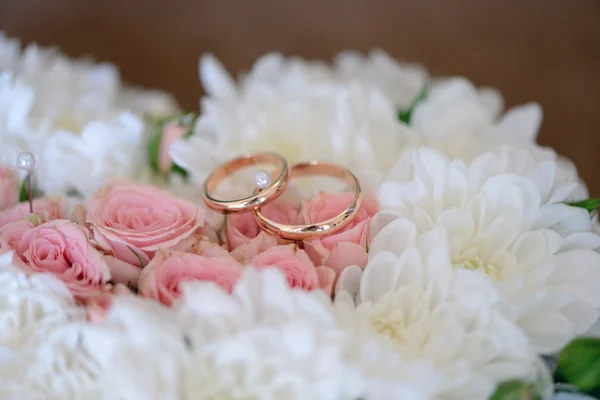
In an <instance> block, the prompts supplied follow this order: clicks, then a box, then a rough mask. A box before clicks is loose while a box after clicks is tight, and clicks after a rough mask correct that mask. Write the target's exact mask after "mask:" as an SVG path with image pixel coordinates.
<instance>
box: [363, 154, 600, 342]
mask: <svg viewBox="0 0 600 400" xmlns="http://www.w3.org/2000/svg"><path fill="white" fill-rule="evenodd" d="M486 174H487V172H486V171H484V170H482V168H481V165H479V164H477V163H474V164H473V165H471V166H467V165H465V164H464V163H463V162H461V161H458V160H449V159H447V158H446V157H444V156H443V155H441V154H440V153H438V152H436V151H434V150H431V149H426V148H423V149H420V150H417V151H411V152H408V153H407V154H406V155H405V156H403V157H402V159H401V160H400V161H399V162H398V164H397V165H396V166H395V167H394V168H393V169H392V172H391V173H390V176H389V177H388V179H387V180H386V181H385V182H384V183H383V185H382V186H381V188H380V191H379V200H380V202H381V206H382V209H383V210H386V211H384V212H382V213H380V214H379V215H378V216H377V217H376V219H375V221H374V223H373V226H372V233H373V234H375V235H376V234H377V232H378V231H379V230H381V228H382V227H383V226H385V224H387V223H389V222H390V221H392V220H394V219H396V218H399V217H405V218H409V219H411V220H412V221H413V222H414V223H415V225H416V226H417V229H418V230H419V232H427V231H429V230H432V229H434V228H435V227H444V228H446V229H447V231H448V235H449V237H450V246H451V257H452V264H453V265H454V267H455V268H461V269H467V270H471V271H474V273H478V274H484V275H485V276H487V278H488V279H489V280H490V281H492V282H493V283H494V286H496V288H497V290H498V291H499V293H500V295H501V297H502V300H503V302H504V312H505V313H506V315H508V316H509V318H511V319H512V320H514V321H516V322H517V323H518V325H519V326H520V327H521V328H522V329H523V330H524V331H525V332H526V333H527V335H528V336H529V338H530V339H531V341H532V343H533V345H534V347H535V348H536V350H538V351H539V352H542V353H551V352H554V351H557V350H559V349H560V348H561V347H562V346H564V345H565V344H566V343H567V342H568V341H569V340H570V339H572V338H573V337H574V336H575V335H577V334H579V333H583V332H585V331H586V330H587V329H588V328H589V327H590V326H591V325H592V323H594V321H596V320H597V319H598V315H599V312H600V292H598V290H597V288H598V287H599V286H600V254H598V253H596V252H595V251H594V250H593V249H596V248H598V247H600V237H599V236H598V235H596V234H595V233H592V232H591V220H590V217H589V215H588V213H587V211H586V210H583V209H580V208H575V207H570V206H567V205H565V204H562V203H554V204H546V205H541V201H540V190H539V189H538V187H537V186H536V182H534V181H531V180H528V179H527V178H525V177H522V176H518V175H515V174H501V175H486ZM390 246H394V244H392V243H391V244H390Z"/></svg>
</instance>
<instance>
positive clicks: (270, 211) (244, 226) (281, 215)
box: [225, 198, 299, 251]
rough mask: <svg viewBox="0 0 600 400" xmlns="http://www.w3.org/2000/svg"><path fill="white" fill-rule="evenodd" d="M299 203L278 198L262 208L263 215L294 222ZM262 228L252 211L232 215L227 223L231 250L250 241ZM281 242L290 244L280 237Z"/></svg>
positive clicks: (228, 243) (289, 222)
mask: <svg viewBox="0 0 600 400" xmlns="http://www.w3.org/2000/svg"><path fill="white" fill-rule="evenodd" d="M298 208H299V207H298V205H297V204H296V203H294V202H293V201H290V200H285V199H281V198H279V199H277V200H275V201H274V202H272V203H270V204H267V205H266V206H265V207H263V208H262V209H261V211H262V213H263V215H264V216H265V217H267V218H269V219H271V220H273V221H276V222H282V223H286V224H294V223H295V222H296V219H297V217H298ZM261 232H262V231H261V229H260V228H259V226H258V225H257V224H256V222H254V217H252V214H251V213H244V214H236V215H230V216H228V217H227V222H226V224H225V237H226V240H227V245H228V247H229V250H230V251H232V250H235V249H236V248H238V247H240V246H241V245H243V244H246V243H248V242H249V241H250V240H252V239H254V238H255V237H257V236H258V234H259V233H261ZM278 243H279V244H288V243H290V242H289V241H284V240H283V239H278Z"/></svg>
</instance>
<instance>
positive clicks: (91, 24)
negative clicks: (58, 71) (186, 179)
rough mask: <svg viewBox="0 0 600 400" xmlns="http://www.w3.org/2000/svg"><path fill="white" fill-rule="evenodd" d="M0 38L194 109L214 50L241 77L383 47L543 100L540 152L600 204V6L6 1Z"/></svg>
mask: <svg viewBox="0 0 600 400" xmlns="http://www.w3.org/2000/svg"><path fill="white" fill-rule="evenodd" d="M0 30H4V31H6V32H7V33H8V34H9V35H11V36H18V37H20V38H22V39H23V41H25V42H28V41H36V42H38V43H39V44H41V45H58V46H60V47H62V49H63V50H64V51H65V52H66V53H68V54H70V55H72V56H80V55H93V56H94V57H95V58H97V59H98V60H101V61H112V62H114V63H116V64H117V65H118V66H119V67H120V68H121V70H122V74H123V77H124V79H125V80H127V81H130V82H132V83H136V84H141V85H144V86H151V87H158V88H162V89H166V90H168V91H171V92H173V93H174V94H175V95H176V96H177V98H178V100H179V101H180V103H181V105H182V106H184V107H185V108H188V109H197V108H198V98H199V96H200V94H201V88H200V85H199V83H198V79H197V60H198V56H199V55H200V53H202V52H204V51H212V52H214V53H215V54H216V55H217V56H218V57H219V58H220V59H221V60H222V61H223V63H224V64H225V65H226V67H227V68H228V69H229V70H230V71H237V70H239V69H247V68H249V67H250V66H251V65H252V63H253V61H254V60H255V59H256V58H257V57H259V56H260V55H261V54H263V53H265V52H267V51H272V50H281V51H283V52H284V53H286V54H297V55H302V56H305V57H311V58H330V57H331V56H332V55H333V54H335V53H336V52H337V51H339V50H340V49H358V50H363V51H366V50H368V49H370V48H372V47H381V48H383V49H384V50H386V51H388V52H389V53H390V54H391V55H393V56H395V57H397V58H401V59H406V60H410V61H418V62H421V63H423V64H425V65H426V66H428V67H429V69H430V71H431V72H432V73H433V74H444V75H465V76H467V77H469V78H470V79H471V80H473V81H474V82H475V83H476V84H478V85H491V86H495V87H497V88H499V89H500V90H501V91H502V92H503V93H504V95H505V99H506V102H507V105H508V106H511V105H516V104H519V103H524V102H527V101H532V100H535V101H538V102H539V103H541V104H542V106H543V108H544V112H545V118H544V123H543V125H542V131H541V134H540V140H539V141H540V143H541V144H543V145H548V146H552V147H554V148H556V150H557V151H558V152H560V153H562V154H564V155H566V156H568V157H570V158H571V159H573V160H575V162H576V163H577V165H578V167H579V169H580V171H581V175H582V176H583V178H584V179H585V180H586V181H587V183H588V185H589V186H590V189H591V192H592V194H595V195H596V196H598V195H600V179H598V178H597V176H598V173H597V171H596V169H597V168H596V166H597V165H600V162H599V160H598V159H599V158H600V157H599V156H598V155H597V149H598V148H599V145H600V137H599V136H598V133H599V132H600V129H599V128H598V127H599V126H600V0H570V1H567V0H419V1H406V0H395V1H385V0H368V1H367V0H363V1H358V0H357V1H353V0H297V1H284V0H279V1H277V0H254V1H243V0H238V1H226V0H221V1H203V0H197V1H191V0H190V1H183V0H180V1H160V0H129V1H127V0H120V1H119V0H104V1H99V0H0Z"/></svg>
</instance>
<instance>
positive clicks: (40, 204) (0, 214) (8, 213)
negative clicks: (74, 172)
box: [0, 197, 67, 227]
mask: <svg viewBox="0 0 600 400" xmlns="http://www.w3.org/2000/svg"><path fill="white" fill-rule="evenodd" d="M33 211H34V212H36V213H42V212H45V213H47V217H48V219H49V220H52V219H66V218H67V215H66V201H65V199H63V198H61V197H53V198H41V199H36V200H34V201H33ZM27 214H29V203H28V202H25V203H20V204H17V205H15V206H13V207H10V208H8V209H6V210H4V211H0V227H2V226H4V225H5V224H8V223H9V222H14V221H18V220H19V219H21V218H23V217H24V216H26V215H27Z"/></svg>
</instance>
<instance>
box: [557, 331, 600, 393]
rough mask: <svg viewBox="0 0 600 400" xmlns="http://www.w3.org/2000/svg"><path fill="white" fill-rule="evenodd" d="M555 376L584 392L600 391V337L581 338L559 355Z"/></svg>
mask: <svg viewBox="0 0 600 400" xmlns="http://www.w3.org/2000/svg"><path fill="white" fill-rule="evenodd" d="M555 378H556V379H557V380H559V381H562V382H567V383H570V384H571V385H573V386H575V387H576V388H577V389H578V390H579V391H581V392H584V393H592V392H600V338H579V339H575V340H573V341H572V342H571V343H569V344H568V345H567V346H566V347H565V348H564V349H563V350H562V352H561V353H560V355H559V357H558V368H557V370H556V373H555Z"/></svg>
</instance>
